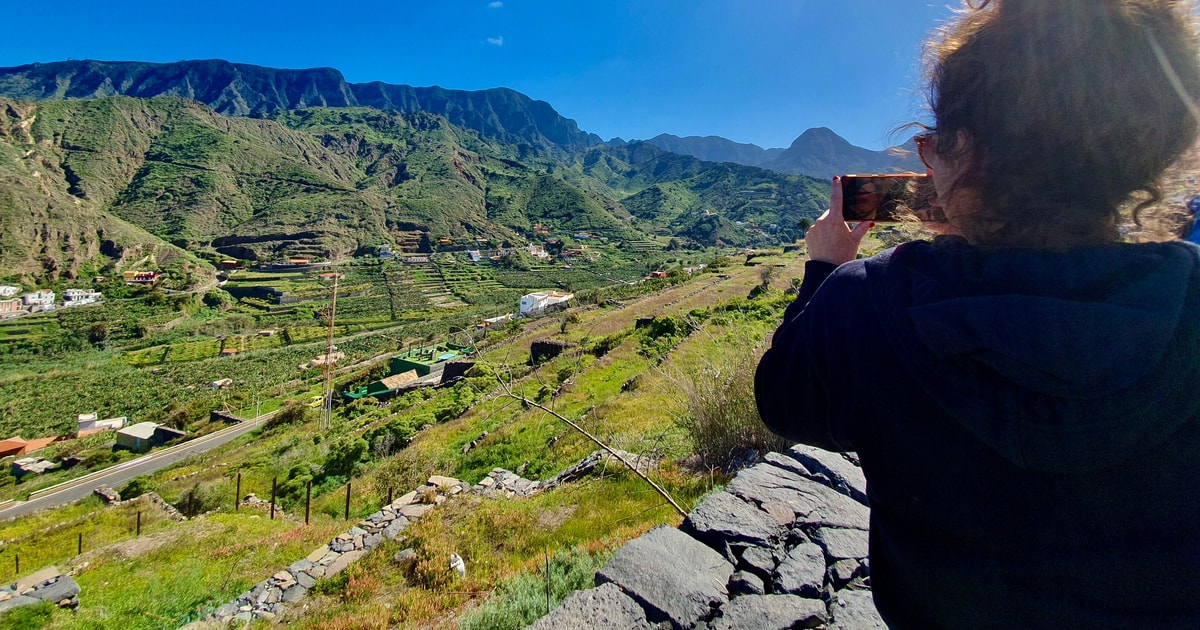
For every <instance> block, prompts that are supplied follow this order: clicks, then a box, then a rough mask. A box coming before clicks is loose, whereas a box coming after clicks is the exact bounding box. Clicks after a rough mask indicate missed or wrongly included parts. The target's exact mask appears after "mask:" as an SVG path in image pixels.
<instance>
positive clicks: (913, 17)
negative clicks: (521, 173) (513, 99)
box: [0, 0, 952, 149]
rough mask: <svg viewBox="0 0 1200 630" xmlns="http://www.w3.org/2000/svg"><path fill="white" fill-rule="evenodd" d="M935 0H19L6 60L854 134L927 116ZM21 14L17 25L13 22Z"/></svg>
mask: <svg viewBox="0 0 1200 630" xmlns="http://www.w3.org/2000/svg"><path fill="white" fill-rule="evenodd" d="M951 13H952V12H951V10H950V9H949V8H947V5H946V1H945V0H943V1H939V0H934V1H932V2H925V1H922V0H915V1H914V0H690V1H683V0H606V1H593V0H496V1H493V0H392V1H390V2H386V1H372V2H359V1H353V0H347V1H345V2H333V1H330V0H325V1H324V2H314V1H311V0H292V1H290V2H256V1H254V0H242V1H240V2H238V1H231V0H205V1H198V0H159V1H157V2H145V1H140V0H139V1H124V0H109V1H107V2H97V1H96V0H86V1H75V0H71V1H54V0H43V1H42V2H22V3H11V4H10V6H8V7H6V8H5V14H6V16H5V17H6V19H5V22H6V23H7V24H8V25H9V28H8V29H7V33H6V35H5V37H4V38H3V40H2V41H0V66H13V65H20V64H25V63H31V62H35V61H41V62H48V61H59V60H63V59H103V60H113V61H115V60H136V61H157V62H169V61H177V60H181V59H211V58H220V59H228V60H230V61H235V62H240V63H252V64H258V65H263V66H272V67H282V68H308V67H318V66H328V67H333V68H337V69H339V70H341V71H342V73H343V74H344V75H345V76H346V79H347V80H349V81H352V82H366V81H374V80H379V81H385V82H388V83H406V84H410V85H418V86H425V85H441V86H443V87H448V88H456V89H468V90H474V89H483V88H489V87H497V86H505V87H511V88H513V89H516V90H518V91H521V92H524V93H525V94H528V95H529V96H531V97H533V98H537V99H541V100H545V101H548V102H549V103H550V104H551V105H553V106H554V108H555V109H557V110H558V111H559V112H560V113H561V114H563V115H564V116H567V117H568V118H573V119H575V120H576V121H577V122H578V123H579V125H580V127H581V128H582V129H584V130H585V131H590V132H593V133H596V134H598V135H600V136H601V137H603V138H605V139H609V138H612V137H614V136H620V137H622V138H625V139H627V140H628V139H635V138H636V139H646V138H650V137H652V136H655V135H658V134H659V133H664V132H665V133H673V134H676V135H681V136H686V135H719V136H724V137H726V138H729V139H731V140H736V141H739V142H753V143H755V144H758V145H760V146H763V147H780V146H783V147H786V146H788V145H789V144H790V143H791V142H792V140H793V139H795V137H796V136H798V135H799V134H800V133H801V132H803V131H804V130H805V129H807V128H810V127H829V128H831V129H833V130H834V131H836V132H837V133H839V134H840V135H842V136H843V137H845V138H847V139H848V140H850V141H851V142H852V143H854V144H857V145H859V146H865V147H867V148H871V149H880V148H883V147H885V146H888V145H889V144H897V143H899V142H901V141H903V139H904V138H902V137H898V136H889V132H891V131H892V130H894V129H895V128H896V127H897V126H899V125H901V124H903V123H906V122H911V121H913V120H918V119H921V107H922V105H923V101H924V95H923V92H922V91H921V89H920V79H921V68H920V65H919V56H920V52H921V44H922V42H923V41H924V39H925V38H926V37H927V36H928V35H929V33H930V31H931V30H932V29H934V28H935V27H936V26H937V25H938V24H940V23H941V22H944V21H945V20H946V19H948V18H949V17H950V16H951ZM15 25H23V26H21V27H19V28H17V27H16V26H15Z"/></svg>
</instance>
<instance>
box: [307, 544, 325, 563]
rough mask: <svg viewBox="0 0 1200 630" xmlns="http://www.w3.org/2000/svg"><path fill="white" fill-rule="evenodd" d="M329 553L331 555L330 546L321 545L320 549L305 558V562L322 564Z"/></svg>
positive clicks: (314, 550)
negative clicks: (322, 560)
mask: <svg viewBox="0 0 1200 630" xmlns="http://www.w3.org/2000/svg"><path fill="white" fill-rule="evenodd" d="M327 553H329V545H321V546H320V547H317V548H316V549H313V550H312V553H310V554H308V557H307V558H305V560H308V561H309V562H312V563H314V564H316V563H318V562H320V561H321V559H322V558H324V557H325V554H327Z"/></svg>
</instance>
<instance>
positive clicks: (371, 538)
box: [362, 534, 383, 549]
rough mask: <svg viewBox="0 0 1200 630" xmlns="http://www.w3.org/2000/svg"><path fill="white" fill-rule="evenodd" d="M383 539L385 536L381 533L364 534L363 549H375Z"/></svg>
mask: <svg viewBox="0 0 1200 630" xmlns="http://www.w3.org/2000/svg"><path fill="white" fill-rule="evenodd" d="M381 540H383V537H382V536H380V535H379V534H368V535H366V536H363V542H362V546H363V549H374V548H375V547H378V546H379V542H380V541H381Z"/></svg>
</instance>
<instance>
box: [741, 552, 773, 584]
mask: <svg viewBox="0 0 1200 630" xmlns="http://www.w3.org/2000/svg"><path fill="white" fill-rule="evenodd" d="M776 564H777V563H776V562H775V554H773V553H771V551H770V550H767V549H763V548H762V547H750V548H748V549H746V550H745V551H743V552H742V559H741V560H740V561H739V562H738V567H739V568H742V569H746V570H749V571H753V572H754V573H756V574H757V575H759V576H760V577H768V576H770V575H771V574H772V573H774V572H775V565H776Z"/></svg>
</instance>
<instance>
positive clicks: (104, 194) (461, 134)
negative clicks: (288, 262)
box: [0, 97, 825, 279]
mask: <svg viewBox="0 0 1200 630" xmlns="http://www.w3.org/2000/svg"><path fill="white" fill-rule="evenodd" d="M0 107H4V108H6V111H7V113H6V118H5V123H4V128H5V133H4V135H3V137H0V155H3V156H5V160H4V163H3V165H2V166H0V175H2V176H3V177H4V179H3V181H2V183H0V226H3V227H2V231H0V242H3V243H5V244H6V245H7V246H6V247H5V248H4V251H3V252H0V262H3V264H4V267H3V269H5V270H6V271H10V272H11V273H9V274H8V275H18V276H27V277H29V278H41V277H45V278H50V279H53V278H56V277H59V276H61V275H64V274H65V275H66V276H67V277H73V276H77V275H80V274H82V273H83V270H84V268H85V267H86V268H88V269H90V270H91V271H93V272H94V271H96V270H99V269H114V268H116V267H120V266H121V265H123V264H128V263H129V262H130V261H131V260H133V259H142V258H145V257H146V256H150V255H152V254H158V253H166V252H174V254H175V255H176V256H178V255H179V254H180V250H181V249H182V250H188V251H191V252H194V253H197V254H202V255H205V256H208V257H212V256H217V255H220V256H235V257H238V258H244V259H249V260H269V259H275V258H278V257H282V256H297V255H304V256H321V257H328V258H339V257H344V256H349V255H355V254H362V253H366V252H370V251H373V249H374V247H375V246H377V245H380V244H385V243H387V244H392V245H396V246H399V247H400V248H401V249H404V248H409V249H412V248H418V249H424V250H427V249H428V248H429V247H430V243H431V242H434V241H437V240H438V239H439V238H440V237H450V238H451V239H453V240H454V242H455V243H459V244H461V243H470V242H474V239H476V238H484V239H487V240H489V241H492V242H496V243H503V242H509V243H513V244H520V243H524V242H526V241H527V240H532V239H534V238H536V236H535V234H534V230H533V227H534V225H536V224H539V223H540V224H548V225H549V226H551V229H552V231H553V232H552V234H553V235H555V236H558V235H563V236H569V235H570V234H573V233H575V232H580V231H585V232H593V233H598V234H601V235H605V236H609V237H611V238H615V239H620V240H634V241H644V240H645V239H646V236H647V234H655V235H661V236H679V237H681V238H684V239H689V240H691V241H694V242H695V243H697V244H701V245H712V244H724V245H737V246H742V245H752V244H756V243H770V242H779V241H781V240H790V238H791V233H790V232H789V231H788V230H789V229H790V228H791V227H794V225H795V222H796V220H797V219H798V218H799V217H801V216H815V215H816V213H817V212H818V210H819V209H820V208H822V207H824V205H825V203H824V198H823V194H824V191H823V190H822V188H823V186H824V184H823V183H820V182H817V181H816V180H812V179H809V178H804V177H798V176H785V175H781V174H779V173H774V172H771V171H766V170H762V169H757V168H751V167H744V166H738V165H735V164H713V163H710V162H703V161H700V160H698V159H696V158H692V157H689V156H681V155H676V154H672V153H668V152H666V151H662V150H660V149H657V148H655V147H653V146H650V145H648V144H643V143H634V144H630V145H627V146H619V147H618V146H600V147H593V148H590V149H587V150H585V151H580V152H568V151H551V152H546V151H537V150H534V149H532V148H531V147H530V146H529V145H526V144H522V143H518V144H513V143H509V142H504V141H501V140H497V139H495V138H489V137H486V136H484V135H482V134H480V133H479V132H477V131H474V130H467V129H463V128H461V127H458V126H455V125H452V124H450V122H449V121H447V120H446V119H445V118H443V117H441V116H438V115H435V114H430V113H427V112H398V111H383V110H378V109H373V108H308V109H299V110H291V111H286V112H277V113H275V114H273V115H272V116H271V117H270V118H237V117H227V116H222V115H220V114H217V113H215V112H214V111H212V110H211V109H209V108H208V107H206V106H204V105H201V104H199V103H196V102H194V101H190V100H186V99H182V98H155V99H135V98H130V97H109V98H101V99H88V100H77V101H47V102H41V103H37V104H23V103H17V102H9V101H0ZM38 165H40V166H38ZM35 171H36V173H35ZM739 222H741V223H742V224H741V225H739ZM772 223H774V224H777V226H778V227H777V228H769V227H768V226H769V225H770V224H772ZM172 245H173V246H174V247H172ZM193 262H194V261H193Z"/></svg>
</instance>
